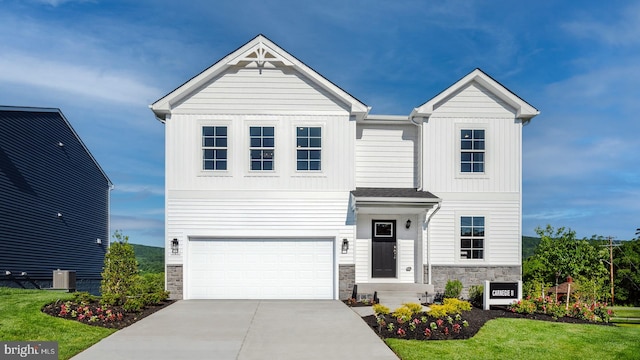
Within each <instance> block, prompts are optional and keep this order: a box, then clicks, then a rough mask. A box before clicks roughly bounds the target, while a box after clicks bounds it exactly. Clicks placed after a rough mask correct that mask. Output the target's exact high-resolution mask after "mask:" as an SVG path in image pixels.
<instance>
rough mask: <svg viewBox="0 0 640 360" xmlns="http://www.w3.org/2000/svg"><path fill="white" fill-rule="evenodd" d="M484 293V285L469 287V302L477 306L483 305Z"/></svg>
mask: <svg viewBox="0 0 640 360" xmlns="http://www.w3.org/2000/svg"><path fill="white" fill-rule="evenodd" d="M483 295H484V286H482V285H473V286H472V287H470V288H469V302H471V303H472V304H473V305H475V306H477V307H481V306H482V300H483V299H482V296H483Z"/></svg>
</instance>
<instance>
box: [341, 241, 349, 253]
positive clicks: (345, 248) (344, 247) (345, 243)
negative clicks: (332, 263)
mask: <svg viewBox="0 0 640 360" xmlns="http://www.w3.org/2000/svg"><path fill="white" fill-rule="evenodd" d="M348 252H349V240H347V239H342V253H343V254H346V253H348Z"/></svg>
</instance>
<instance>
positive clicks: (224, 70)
mask: <svg viewBox="0 0 640 360" xmlns="http://www.w3.org/2000/svg"><path fill="white" fill-rule="evenodd" d="M150 107H151V110H152V111H153V112H154V114H155V116H156V118H157V119H158V120H160V121H161V122H162V123H164V125H165V127H166V239H165V241H166V247H165V248H166V274H167V288H168V289H169V290H170V291H171V294H172V297H173V298H184V299H222V298H226V299H338V298H339V299H344V298H347V297H349V296H351V292H352V288H353V286H354V284H358V285H359V287H365V286H366V287H368V288H373V289H374V290H375V286H376V284H425V285H426V287H425V288H426V289H430V290H432V291H433V290H435V291H442V290H443V289H444V286H445V284H446V282H447V280H450V279H451V280H453V279H459V280H461V281H462V282H463V284H464V285H465V287H468V286H471V285H479V284H481V283H482V282H483V281H484V280H498V281H510V280H519V279H520V277H521V233H522V231H521V217H522V216H521V213H522V197H521V194H522V175H521V174H522V156H521V155H522V128H523V125H525V124H527V123H528V122H529V121H530V120H531V119H532V118H533V117H534V116H536V115H537V114H538V113H539V112H538V110H536V109H535V108H534V107H533V106H531V105H529V104H528V103H527V102H525V101H524V100H522V99H521V98H519V97H518V96H517V95H515V94H513V93H512V92H511V91H509V90H508V89H507V88H505V87H504V86H502V85H501V84H500V83H498V82H497V81H495V80H494V79H492V78H491V77H489V76H488V75H487V74H485V73H484V72H482V71H481V70H479V69H476V70H474V71H472V72H471V73H469V74H468V75H467V76H465V77H463V78H462V79H460V80H459V81H457V82H456V83H454V84H453V85H452V86H450V87H449V88H447V89H445V90H444V91H442V92H441V93H440V94H438V95H436V96H435V97H433V98H431V100H429V101H427V102H426V103H424V104H422V105H419V106H418V107H416V108H414V109H408V111H407V114H405V115H388V116H387V115H371V114H370V113H369V111H370V107H368V106H367V105H365V104H364V103H362V102H361V101H360V100H358V99H357V98H355V97H353V96H352V95H350V94H349V93H347V92H345V91H344V90H342V89H341V88H340V87H338V86H337V85H335V84H333V83H332V82H331V81H329V80H327V79H326V78H324V77H323V76H322V75H320V74H318V73H317V72H315V71H314V70H313V69H311V68H310V67H309V66H307V65H305V64H304V63H302V62H301V61H300V60H298V59H296V58H295V57H293V56H292V55H291V54H289V53H288V52H286V51H285V50H283V49H282V48H280V47H279V46H278V45H276V44H275V43H273V42H272V41H270V40H269V39H267V38H266V37H264V36H262V35H258V36H257V37H255V38H254V39H252V40H251V41H249V42H248V43H246V44H244V45H243V46H241V47H240V48H239V49H237V50H235V51H233V52H232V53H230V54H229V55H227V56H225V57H224V58H222V59H221V60H220V61H218V62H216V63H215V64H213V65H212V66H211V67H209V68H207V69H206V70H204V71H203V72H201V73H200V74H198V75H196V76H195V77H193V78H192V79H190V80H189V81H187V82H186V83H184V84H182V85H181V86H180V87H178V88H177V89H176V90H174V91H172V92H171V93H169V94H168V95H166V96H164V97H162V98H161V99H159V100H158V101H156V102H155V103H153V104H152V105H151V106H150ZM380 286H381V285H380Z"/></svg>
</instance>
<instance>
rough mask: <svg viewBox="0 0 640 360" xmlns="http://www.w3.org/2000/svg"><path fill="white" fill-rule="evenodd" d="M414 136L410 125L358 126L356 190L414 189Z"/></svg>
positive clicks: (414, 131) (415, 160) (415, 132)
mask: <svg viewBox="0 0 640 360" xmlns="http://www.w3.org/2000/svg"><path fill="white" fill-rule="evenodd" d="M417 135H418V134H417V127H416V126H413V125H395V126H393V125H369V124H358V128H357V138H356V186H357V187H390V188H413V187H417V183H418V178H417V176H418V169H417V166H418V161H417V159H418V156H417V154H418V146H417Z"/></svg>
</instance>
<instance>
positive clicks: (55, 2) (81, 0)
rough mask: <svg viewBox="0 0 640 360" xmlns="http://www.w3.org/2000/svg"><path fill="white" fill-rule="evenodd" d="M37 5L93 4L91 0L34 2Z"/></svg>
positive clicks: (36, 0)
mask: <svg viewBox="0 0 640 360" xmlns="http://www.w3.org/2000/svg"><path fill="white" fill-rule="evenodd" d="M34 1H35V2H37V3H41V4H45V5H51V6H53V7H57V6H59V5H62V4H66V3H71V2H76V3H87V2H95V1H92V0H34Z"/></svg>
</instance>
